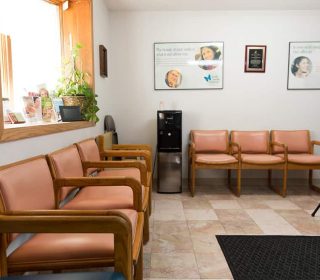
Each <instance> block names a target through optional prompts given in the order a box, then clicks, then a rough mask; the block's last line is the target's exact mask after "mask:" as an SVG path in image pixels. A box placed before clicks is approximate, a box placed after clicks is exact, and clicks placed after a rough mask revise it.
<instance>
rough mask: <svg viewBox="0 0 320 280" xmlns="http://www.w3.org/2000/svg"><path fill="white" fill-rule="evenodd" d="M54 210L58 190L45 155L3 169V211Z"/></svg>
mask: <svg viewBox="0 0 320 280" xmlns="http://www.w3.org/2000/svg"><path fill="white" fill-rule="evenodd" d="M51 209H55V199H54V187H53V181H52V177H51V173H50V169H49V166H48V163H47V161H46V158H45V156H38V157H34V158H30V159H27V160H24V161H19V162H16V163H14V164H10V165H6V166H3V167H1V168H0V210H1V211H2V212H7V211H23V210H51ZM13 236H16V235H11V238H12V239H13V238H14V237H13Z"/></svg>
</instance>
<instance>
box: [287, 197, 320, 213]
mask: <svg viewBox="0 0 320 280" xmlns="http://www.w3.org/2000/svg"><path fill="white" fill-rule="evenodd" d="M289 199H290V200H291V201H293V203H294V204H296V205H297V206H298V207H300V208H301V209H303V210H314V209H315V208H316V207H317V205H318V204H319V202H317V201H316V200H315V199H313V198H310V197H309V198H303V199H298V198H296V197H295V198H289Z"/></svg>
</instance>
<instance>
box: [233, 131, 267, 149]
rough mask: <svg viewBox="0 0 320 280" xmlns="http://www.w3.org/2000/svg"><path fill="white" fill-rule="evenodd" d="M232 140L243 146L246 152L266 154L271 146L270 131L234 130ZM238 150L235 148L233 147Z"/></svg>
mask: <svg viewBox="0 0 320 280" xmlns="http://www.w3.org/2000/svg"><path fill="white" fill-rule="evenodd" d="M231 141H232V142H235V143H238V144H239V145H240V146H241V152H242V153H246V154H266V153H268V148H269V131H232V132H231ZM233 150H234V151H236V149H235V148H233Z"/></svg>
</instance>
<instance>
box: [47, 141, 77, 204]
mask: <svg viewBox="0 0 320 280" xmlns="http://www.w3.org/2000/svg"><path fill="white" fill-rule="evenodd" d="M49 157H50V158H51V160H52V163H53V167H54V169H55V173H56V176H57V177H58V178H65V177H83V169H82V162H81V158H80V155H79V152H78V149H77V147H76V146H75V145H72V146H70V147H67V148H64V149H61V150H58V151H56V152H54V153H51V154H49ZM73 189H74V188H73V187H65V188H63V189H62V191H61V197H60V199H61V200H63V199H65V198H66V196H67V195H68V194H69V193H70V192H71V191H72V190H73Z"/></svg>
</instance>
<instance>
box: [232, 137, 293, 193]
mask: <svg viewBox="0 0 320 280" xmlns="http://www.w3.org/2000/svg"><path fill="white" fill-rule="evenodd" d="M269 138H270V135H269V131H231V144H232V147H233V149H232V154H233V155H234V156H235V157H236V158H237V159H238V160H239V162H240V167H241V169H242V170H244V169H260V170H264V169H265V170H268V174H270V172H271V171H269V170H272V169H277V170H282V171H283V181H282V188H280V189H279V188H276V187H273V186H272V184H271V179H269V181H268V183H269V187H270V188H272V189H273V190H274V191H276V192H277V193H278V194H280V195H282V196H283V197H284V196H286V189H287V161H286V157H287V151H286V149H285V145H283V144H280V143H277V142H275V141H273V142H271V143H269V142H270V139H269ZM271 147H280V148H282V149H283V153H284V156H283V158H280V157H277V156H275V155H271V154H270V149H271ZM269 178H270V177H269ZM239 195H240V190H239Z"/></svg>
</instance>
